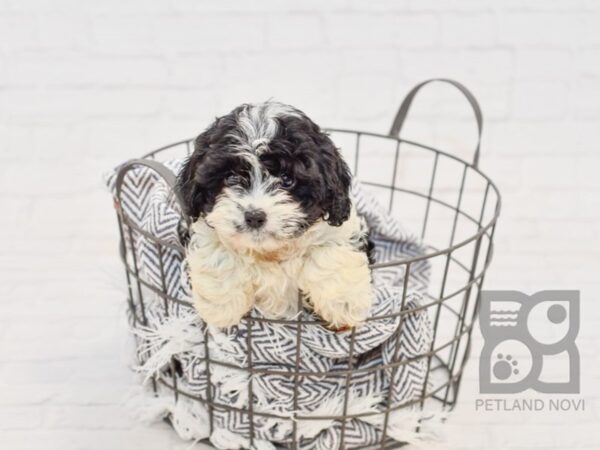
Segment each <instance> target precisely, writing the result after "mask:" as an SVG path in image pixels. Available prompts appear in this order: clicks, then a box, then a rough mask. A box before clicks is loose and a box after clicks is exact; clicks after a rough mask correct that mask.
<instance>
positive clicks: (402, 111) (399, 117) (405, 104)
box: [389, 78, 483, 167]
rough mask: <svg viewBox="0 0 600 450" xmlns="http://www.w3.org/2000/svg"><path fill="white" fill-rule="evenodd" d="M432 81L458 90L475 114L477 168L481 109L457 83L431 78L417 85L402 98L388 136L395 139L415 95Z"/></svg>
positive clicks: (475, 158)
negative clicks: (446, 84)
mask: <svg viewBox="0 0 600 450" xmlns="http://www.w3.org/2000/svg"><path fill="white" fill-rule="evenodd" d="M434 81H439V82H442V83H448V84H450V85H451V86H454V87H455V88H456V89H458V90H459V91H460V92H461V93H462V94H463V95H464V96H465V98H466V99H467V101H468V102H469V104H470V105H471V108H472V109H473V113H474V114H475V120H476V122H477V146H476V147H475V155H474V156H473V167H477V165H478V164H479V148H480V146H481V131H482V129H483V116H482V114H481V108H480V107H479V103H477V99H476V98H475V96H474V95H473V94H472V93H471V91H469V90H468V89H467V88H466V87H465V86H463V85H462V84H460V83H459V82H458V81H454V80H450V79H448V78H433V79H431V80H426V81H423V82H422V83H419V84H417V85H416V86H415V87H414V88H412V89H411V91H410V92H409V93H408V94H407V95H406V97H404V100H403V101H402V104H401V105H400V108H399V109H398V112H397V113H396V117H395V118H394V122H393V123H392V128H391V129H390V133H389V134H390V136H393V137H397V136H399V135H400V131H401V130H402V126H403V125H404V121H405V120H406V116H407V115H408V110H409V109H410V105H412V102H413V100H414V98H415V96H416V95H417V93H418V92H419V91H420V90H421V88H422V87H423V86H425V85H427V84H429V83H432V82H434Z"/></svg>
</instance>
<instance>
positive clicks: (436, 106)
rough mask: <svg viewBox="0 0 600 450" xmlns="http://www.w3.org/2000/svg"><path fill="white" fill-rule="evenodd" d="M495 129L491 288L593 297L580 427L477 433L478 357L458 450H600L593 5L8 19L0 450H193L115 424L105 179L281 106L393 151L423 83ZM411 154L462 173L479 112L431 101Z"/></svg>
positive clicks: (40, 2)
mask: <svg viewBox="0 0 600 450" xmlns="http://www.w3.org/2000/svg"><path fill="white" fill-rule="evenodd" d="M434 76H444V77H452V78H456V79H458V80H460V81H462V82H464V83H465V84H466V85H467V86H468V87H469V88H471V89H472V90H473V92H474V93H475V94H476V96H477V97H478V98H479V100H480V102H481V105H482V108H483V110H484V112H485V116H486V123H485V127H484V142H483V147H482V156H481V165H482V167H483V168H484V170H485V171H487V172H488V173H489V174H490V175H491V176H492V177H493V178H494V179H495V181H497V183H498V184H499V186H500V188H501V189H502V193H503V197H504V199H503V200H504V201H503V204H504V210H503V214H502V218H501V222H500V226H499V228H498V231H497V250H496V254H495V262H494V264H493V266H492V269H491V272H490V274H489V276H488V278H487V286H488V287H494V288H506V289H522V290H525V291H534V290H537V289H545V288H558V287H562V288H575V289H581V290H582V299H583V311H584V314H583V323H582V326H581V332H580V338H579V347H580V351H581V354H582V358H583V362H582V366H583V368H582V376H583V386H582V389H583V392H582V396H583V397H584V398H585V399H586V407H587V410H586V412H585V413H583V414H581V415H577V414H563V415H558V416H556V415H554V416H553V415H551V414H544V413H537V414H533V413H531V414H520V415H514V414H513V415H511V414H510V413H493V414H489V415H485V414H476V413H475V410H474V404H473V402H474V398H476V397H477V395H478V394H477V380H476V372H477V360H476V354H477V350H478V348H479V347H480V345H481V342H480V337H479V336H478V335H477V336H475V357H474V358H473V361H472V363H471V364H470V365H469V366H468V370H467V374H466V375H465V382H464V383H463V388H462V392H461V395H462V397H461V402H460V405H459V407H458V408H457V411H456V413H455V415H454V417H453V419H452V420H451V421H450V423H449V425H448V441H447V443H446V444H445V445H446V448H450V449H481V448H485V449H506V448H511V449H533V448H535V449H538V450H540V449H566V448H569V449H571V448H578V449H590V450H591V449H596V448H599V447H600V438H599V437H598V434H597V432H596V428H597V424H598V420H599V416H598V406H599V404H600V403H599V402H600V388H598V384H599V381H600V366H599V365H598V362H597V357H596V351H595V349H596V347H597V345H598V342H599V340H600V326H599V325H600V306H598V305H599V303H598V301H597V299H596V298H595V295H597V294H598V292H600V289H599V288H600V286H599V283H598V260H599V259H600V184H599V181H598V180H599V179H600V177H599V176H598V172H599V170H600V152H599V149H598V137H599V136H598V124H599V121H600V2H598V1H595V0H587V1H586V0H510V1H508V0H505V1H501V2H500V1H492V0H452V1H443V0H373V1H368V2H365V1H355V0H331V1H328V2H322V1H316V0H308V1H302V2H300V1H297V0H295V1H293V0H263V1H259V0H257V1H248V0H222V1H216V0H215V1H208V0H203V1H198V0H193V1H192V0H178V1H169V0H156V1H153V2H145V1H142V0H105V1H102V2H92V1H82V0H54V1H44V0H0V204H1V206H2V211H3V212H4V214H3V216H2V220H0V246H1V247H0V248H2V249H3V251H2V252H0V448H3V449H11V450H13V449H14V450H19V449H39V448H52V449H54V448H56V449H61V450H62V449H95V448H98V449H100V448H102V449H106V448H125V447H128V448H134V449H138V448H139V449H148V450H150V449H161V450H162V449H164V448H188V445H189V444H188V443H182V442H180V441H179V440H178V439H177V438H176V437H175V436H174V435H173V433H172V432H170V431H169V430H168V429H167V427H166V426H160V425H159V426H154V427H145V426H141V425H139V424H136V423H135V422H134V421H132V420H131V418H130V417H129V415H128V412H127V408H126V407H125V406H124V405H123V399H124V398H125V396H126V393H127V392H128V390H129V389H130V387H131V386H133V384H134V382H133V377H132V375H131V374H130V372H129V370H128V368H127V365H128V363H129V359H128V355H129V353H128V348H129V346H128V343H127V339H126V332H125V329H124V322H123V318H122V316H123V314H122V313H123V309H124V302H123V294H122V292H121V291H120V285H121V284H122V279H121V271H120V265H119V261H118V256H117V246H116V242H117V237H116V225H115V221H114V214H113V212H112V209H111V200H110V198H109V197H108V195H107V194H106V193H105V192H104V191H103V188H102V186H101V183H100V174H101V172H102V171H103V170H105V169H107V168H109V167H111V166H113V165H115V164H116V163H118V162H120V161H123V160H124V159H126V158H129V157H134V156H137V155H139V154H140V153H141V152H143V151H146V150H148V149H151V148H153V147H157V146H160V145H162V144H165V143H168V142H171V141H174V140H176V139H180V138H182V137H187V136H191V135H194V134H196V133H197V132H198V131H200V130H201V129H202V128H203V127H204V126H205V125H206V124H207V122H208V121H209V120H210V119H211V118H212V117H214V116H215V115H216V114H219V113H224V112H226V111H228V110H229V109H230V108H232V107H233V106H235V105H236V104H238V103H241V102H243V101H253V100H264V99H267V98H271V97H273V98H277V99H280V100H283V101H287V102H290V103H293V104H295V105H297V106H299V107H301V108H302V109H304V110H306V111H307V112H308V113H309V114H310V115H311V116H313V117H314V118H315V120H317V121H318V122H320V123H322V124H327V125H332V126H345V127H356V128H362V129H367V130H375V131H381V132H385V131H387V129H388V127H389V124H390V121H391V119H392V117H393V114H394V112H395V108H397V106H398V104H399V102H400V100H401V98H402V97H403V96H404V94H405V93H406V92H407V90H408V89H409V88H410V87H411V86H412V85H413V84H415V83H416V82H418V81H420V80H422V79H425V78H428V77H434ZM411 113H412V114H413V117H412V121H411V123H410V124H408V125H407V128H406V133H407V136H409V137H411V138H415V139H420V140H422V141H425V142H430V143H432V144H436V145H439V146H442V147H445V148H449V149H450V150H452V151H455V152H457V153H458V154H460V155H462V156H464V157H470V148H471V147H472V142H473V137H472V133H473V131H472V129H473V128H474V127H473V125H472V124H471V122H470V120H471V115H470V112H469V111H468V110H467V109H466V106H465V102H464V101H463V100H462V99H460V98H459V97H458V96H457V95H456V94H455V93H453V92H451V91H449V90H448V89H444V88H441V87H435V88H432V89H431V92H428V93H423V94H422V95H421V96H420V97H419V98H418V99H417V103H416V104H415V107H414V109H413V111H411Z"/></svg>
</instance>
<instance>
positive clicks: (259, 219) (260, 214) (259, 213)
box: [244, 209, 267, 230]
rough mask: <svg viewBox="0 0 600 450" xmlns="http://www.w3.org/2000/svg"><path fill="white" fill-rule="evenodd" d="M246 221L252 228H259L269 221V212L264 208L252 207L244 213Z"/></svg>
mask: <svg viewBox="0 0 600 450" xmlns="http://www.w3.org/2000/svg"><path fill="white" fill-rule="evenodd" d="M244 221H245V222H246V226H247V227H248V228H250V229H251V230H258V229H260V228H262V227H263V226H264V224H265V223H266V222H267V214H266V213H265V212H264V211H263V210H262V209H250V210H248V211H246V212H245V213H244Z"/></svg>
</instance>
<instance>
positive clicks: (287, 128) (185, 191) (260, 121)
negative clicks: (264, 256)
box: [179, 102, 350, 252]
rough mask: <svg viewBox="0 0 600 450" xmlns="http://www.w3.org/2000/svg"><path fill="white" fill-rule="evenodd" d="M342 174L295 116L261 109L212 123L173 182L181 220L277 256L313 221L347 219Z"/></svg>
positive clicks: (328, 146) (333, 153) (335, 155)
mask: <svg viewBox="0 0 600 450" xmlns="http://www.w3.org/2000/svg"><path fill="white" fill-rule="evenodd" d="M349 186H350V173H349V170H348V167H347V165H346V164H345V162H344V161H343V160H342V158H341V156H340V154H339V152H338V150H337V149H336V148H335V146H334V145H333V143H332V142H331V140H330V139H329V137H328V136H327V135H326V134H325V133H323V132H322V131H321V130H320V129H319V127H318V126H317V125H316V124H314V123H313V122H312V121H311V120H310V119H309V118H308V117H306V116H305V115H304V114H303V113H302V112H300V111H298V110H297V109H295V108H292V107H291V106H287V105H283V104H280V103H274V102H267V103H262V104H256V105H242V106H240V107H238V108H236V109H235V110H233V111H232V112H231V113H230V114H228V115H226V116H223V117H220V118H218V119H217V120H216V121H215V123H213V124H212V125H211V126H210V127H209V128H208V129H207V130H206V131H205V132H204V133H202V134H201V135H200V136H198V138H196V141H195V150H194V153H193V154H192V155H191V157H190V158H189V160H188V161H187V163H186V165H185V167H184V168H183V170H182V172H181V174H180V175H179V188H180V192H181V194H182V197H183V200H184V204H185V208H186V211H185V212H186V213H187V214H188V215H189V216H191V217H192V219H193V220H197V219H199V218H202V219H203V220H204V221H205V222H206V223H207V224H208V225H209V226H211V227H213V228H214V229H215V231H216V232H217V233H218V235H219V237H220V238H221V239H222V240H223V241H227V242H229V243H231V244H232V245H234V246H235V247H236V248H239V249H248V250H254V251H258V252H272V251H277V250H278V249H279V248H282V247H283V246H285V245H286V244H288V243H289V241H290V239H293V238H295V237H298V236H300V235H301V234H302V233H303V232H304V231H306V230H307V229H308V228H310V227H311V226H312V225H313V224H314V223H315V222H317V221H318V220H320V219H324V220H326V221H327V222H328V223H329V224H330V225H333V226H339V225H341V224H342V223H343V222H344V221H345V220H346V219H347V218H348V216H349V214H350V199H349V193H348V191H349Z"/></svg>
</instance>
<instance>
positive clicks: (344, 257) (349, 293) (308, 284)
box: [300, 247, 373, 330]
mask: <svg viewBox="0 0 600 450" xmlns="http://www.w3.org/2000/svg"><path fill="white" fill-rule="evenodd" d="M368 264H369V263H368V260H367V257H366V255H365V254H364V253H362V252H357V251H355V250H353V249H349V248H345V247H331V248H323V249H318V250H316V251H313V252H312V254H311V255H310V258H308V259H307V262H306V263H305V266H304V268H303V271H302V274H301V278H300V285H301V289H302V291H303V292H304V293H305V295H306V296H307V297H308V300H309V302H310V304H311V305H312V306H313V308H314V310H315V312H316V313H317V314H318V315H319V316H320V317H321V318H322V319H323V320H325V321H326V322H327V323H329V324H330V327H331V328H333V329H336V330H343V329H348V328H351V327H354V326H357V325H359V324H361V323H362V322H364V320H365V319H366V318H367V317H368V315H369V311H370V309H371V303H372V296H373V292H372V287H371V272H370V270H369V265H368Z"/></svg>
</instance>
